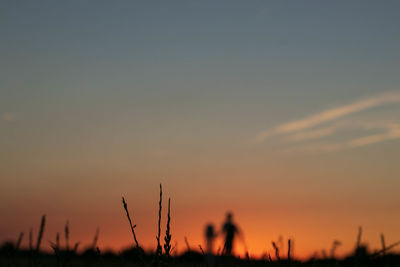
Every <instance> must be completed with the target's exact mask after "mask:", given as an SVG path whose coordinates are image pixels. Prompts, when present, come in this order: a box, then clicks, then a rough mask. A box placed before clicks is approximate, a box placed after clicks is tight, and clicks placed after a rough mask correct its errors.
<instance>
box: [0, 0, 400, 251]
mask: <svg viewBox="0 0 400 267" xmlns="http://www.w3.org/2000/svg"><path fill="white" fill-rule="evenodd" d="M399 8H400V3H399V2H398V1H379V2H378V1H365V0H364V1H113V2H110V1H89V0H85V1H2V2H1V3H0V36H1V42H0V58H1V60H0V177H1V179H0V213H1V214H2V216H1V217H2V220H0V242H2V241H5V240H15V239H17V237H18V234H19V233H20V232H21V231H22V232H25V234H26V236H27V233H28V231H29V229H30V228H31V227H34V230H35V234H37V231H38V229H37V228H38V227H39V223H40V216H41V215H42V214H46V215H47V219H48V225H47V226H48V227H47V229H46V233H45V237H44V240H45V244H46V245H45V246H47V244H48V241H51V240H54V239H55V235H56V232H57V231H59V232H62V231H63V227H64V225H65V222H66V221H67V220H69V223H70V227H71V239H72V241H81V242H82V244H83V245H84V244H90V242H91V240H92V238H93V236H94V233H95V231H96V228H97V227H99V228H100V239H99V246H100V248H102V249H114V250H115V251H118V250H120V249H122V248H123V247H127V246H129V245H132V237H131V235H130V229H129V226H128V222H127V220H126V218H125V217H124V212H123V207H122V202H121V197H122V196H124V197H125V198H126V200H127V202H128V207H129V209H130V211H131V212H132V213H133V220H134V223H135V224H137V228H136V232H137V237H138V240H139V242H140V243H141V244H143V246H144V247H146V248H154V246H155V244H156V241H155V235H156V230H157V212H158V211H157V208H158V190H159V188H158V187H159V184H160V183H162V184H163V188H164V203H166V201H167V198H168V197H171V216H172V229H171V230H172V239H173V244H176V250H177V251H178V252H182V251H184V250H185V243H184V238H185V237H187V239H188V240H189V243H190V244H191V246H192V247H193V248H197V247H198V244H203V243H204V240H203V239H204V238H203V233H204V226H205V224H206V223H208V222H211V223H213V224H215V226H216V228H217V229H220V227H221V224H222V223H223V221H224V219H225V214H226V212H227V211H232V212H233V214H234V220H235V222H236V223H237V224H238V226H239V227H240V229H242V232H243V234H244V237H245V243H246V245H247V247H248V249H249V253H250V254H251V255H256V256H257V255H261V254H262V253H264V252H271V251H272V246H271V241H272V240H274V241H276V240H278V239H279V237H280V236H282V237H283V239H284V240H286V239H288V238H291V239H293V240H294V242H295V243H294V255H295V256H297V257H307V256H309V255H312V254H314V252H318V253H321V251H322V250H323V249H324V250H326V251H329V250H330V248H331V245H332V242H333V241H334V240H340V241H341V242H342V245H341V246H340V247H339V248H338V254H339V255H344V254H346V253H348V252H350V251H351V250H352V249H353V248H354V244H355V240H356V237H357V229H358V226H360V225H362V226H363V229H364V235H363V241H364V242H366V243H368V244H369V246H370V248H371V249H379V248H380V234H381V233H384V235H385V237H386V242H387V243H388V244H390V243H394V242H396V241H398V240H400V233H399V231H398V224H399V222H400V214H399V213H398V207H399V205H400V195H399V194H398V190H399V189H400V181H399V179H398V177H399V174H400V169H399V166H398V159H399V156H400V140H399V139H400V119H399V118H400V75H399V74H400V73H399V72H400V51H399V47H400V32H399V28H400V27H399V26H400V17H399V16H398V10H399ZM164 206H165V205H164ZM165 212H166V211H165V210H164V215H165ZM163 222H164V223H165V217H164V218H163ZM162 230H163V231H165V227H163V229H162ZM26 242H27V239H26V238H25V240H24V241H23V244H25V245H26V244H27V243H26ZM221 242H222V240H221V238H219V239H218V240H217V244H216V245H215V247H216V248H217V247H218V246H221ZM243 250H244V244H243V242H238V243H237V248H236V251H237V252H238V253H242V252H243Z"/></svg>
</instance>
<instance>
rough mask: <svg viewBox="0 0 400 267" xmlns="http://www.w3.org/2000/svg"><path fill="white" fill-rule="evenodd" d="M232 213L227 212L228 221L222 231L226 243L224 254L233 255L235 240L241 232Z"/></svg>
mask: <svg viewBox="0 0 400 267" xmlns="http://www.w3.org/2000/svg"><path fill="white" fill-rule="evenodd" d="M232 217H233V215H232V213H231V212H228V213H227V214H226V222H225V223H224V225H223V227H222V232H223V233H224V234H225V244H224V250H223V254H224V255H228V256H229V255H231V254H232V248H233V240H234V238H235V236H236V235H237V234H238V233H239V229H238V228H237V226H236V225H235V224H234V223H233V221H232Z"/></svg>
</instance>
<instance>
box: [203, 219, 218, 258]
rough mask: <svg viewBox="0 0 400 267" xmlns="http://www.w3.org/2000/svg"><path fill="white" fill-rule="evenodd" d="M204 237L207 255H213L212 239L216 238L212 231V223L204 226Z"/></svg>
mask: <svg viewBox="0 0 400 267" xmlns="http://www.w3.org/2000/svg"><path fill="white" fill-rule="evenodd" d="M205 235H206V245H207V254H213V248H214V239H215V237H216V233H215V230H214V225H213V224H212V223H209V224H207V225H206V231H205Z"/></svg>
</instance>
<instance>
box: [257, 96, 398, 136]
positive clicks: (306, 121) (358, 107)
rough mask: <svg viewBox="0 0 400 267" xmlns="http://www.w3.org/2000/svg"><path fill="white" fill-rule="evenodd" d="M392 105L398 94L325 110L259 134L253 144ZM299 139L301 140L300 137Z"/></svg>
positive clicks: (396, 100) (395, 101)
mask: <svg viewBox="0 0 400 267" xmlns="http://www.w3.org/2000/svg"><path fill="white" fill-rule="evenodd" d="M393 103H400V92H386V93H383V94H380V95H377V96H375V97H372V98H367V99H362V100H358V101H355V102H353V103H350V104H348V105H343V106H340V107H336V108H332V109H327V110H324V111H321V112H318V113H316V114H314V115H311V116H308V117H305V118H303V119H300V120H295V121H291V122H288V123H284V124H281V125H278V126H276V127H275V128H273V129H268V130H265V131H261V132H259V133H258V134H257V136H256V138H255V142H256V143H261V142H264V141H265V140H267V139H268V138H269V137H271V136H274V135H282V134H291V133H296V132H299V131H305V130H307V129H310V128H312V127H315V126H317V125H320V124H322V123H325V122H330V121H333V120H335V119H339V118H342V117H345V116H348V115H351V114H353V113H356V112H361V111H364V110H368V109H371V108H374V107H378V106H382V105H387V104H393ZM327 135H328V134H327ZM317 136H318V134H317ZM321 136H323V134H321ZM295 139H296V138H295ZM299 139H302V138H301V137H300V138H299Z"/></svg>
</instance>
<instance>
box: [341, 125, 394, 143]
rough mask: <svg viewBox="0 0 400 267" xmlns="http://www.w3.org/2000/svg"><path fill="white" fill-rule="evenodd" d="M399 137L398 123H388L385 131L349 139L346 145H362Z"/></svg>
mask: <svg viewBox="0 0 400 267" xmlns="http://www.w3.org/2000/svg"><path fill="white" fill-rule="evenodd" d="M395 139H400V125H390V126H389V127H388V129H387V131H386V132H384V133H379V134H373V135H368V136H364V137H360V138H356V139H353V140H350V141H349V142H348V144H347V146H348V147H363V146H367V145H371V144H376V143H380V142H384V141H389V140H395Z"/></svg>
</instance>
